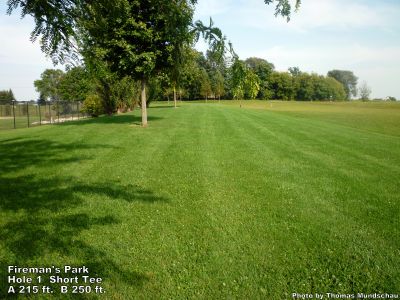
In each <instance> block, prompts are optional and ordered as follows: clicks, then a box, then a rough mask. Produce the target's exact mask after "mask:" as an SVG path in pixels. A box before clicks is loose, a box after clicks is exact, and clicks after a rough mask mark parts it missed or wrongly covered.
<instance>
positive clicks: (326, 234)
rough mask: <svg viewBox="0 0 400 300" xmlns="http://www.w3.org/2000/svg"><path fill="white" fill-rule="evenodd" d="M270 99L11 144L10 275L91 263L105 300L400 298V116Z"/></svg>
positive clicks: (168, 112) (71, 128) (6, 193)
mask: <svg viewBox="0 0 400 300" xmlns="http://www.w3.org/2000/svg"><path fill="white" fill-rule="evenodd" d="M254 103H256V102H254ZM260 103H261V102H259V103H256V104H257V105H254V106H258V108H261V109H251V108H244V109H239V108H238V107H237V106H235V105H216V104H208V105H205V104H183V105H182V106H181V107H180V108H178V109H173V108H169V107H165V106H163V105H161V104H156V105H155V106H156V107H154V108H151V109H150V116H151V117H150V119H149V122H150V127H149V128H146V129H143V128H141V127H140V126H139V124H140V118H139V113H138V112H135V113H134V114H127V115H121V116H114V117H103V118H98V119H92V120H84V121H80V122H71V123H65V124H60V125H55V126H42V127H36V128H31V129H20V130H13V131H3V132H0V153H1V155H0V170H1V171H0V172H1V173H0V236H1V239H0V263H1V268H0V276H1V278H4V276H6V271H7V269H6V267H5V266H7V265H18V266H52V265H55V266H63V265H76V266H81V265H85V266H88V267H89V269H90V273H91V275H93V276H99V277H102V278H103V280H104V284H103V287H104V288H105V289H106V293H107V297H108V298H110V299H113V298H114V299H119V298H136V297H137V298H148V299H157V298H193V297H198V298H227V297H228V298H229V297H237V298H265V299H285V298H291V293H293V292H298V293H306V292H318V293H324V292H337V293H358V292H360V293H361V292H363V293H375V292H389V293H400V291H399V284H398V283H399V282H400V274H399V268H398V266H399V265H400V238H399V233H400V229H399V219H400V213H399V207H400V203H399V198H400V196H399V178H400V133H399V132H400V131H399V129H400V121H399V120H400V118H399V116H400V110H399V107H398V106H387V107H384V108H376V107H375V108H374V107H372V106H369V107H367V108H365V107H364V106H368V105H369V104H364V106H361V107H355V106H357V105H358V104H357V105H356V104H354V106H351V109H349V107H350V106H347V107H346V106H340V105H338V106H333V107H334V108H333V109H332V111H331V113H330V111H329V110H328V111H326V108H324V109H319V108H317V107H318V104H314V105H316V106H312V104H310V105H311V107H312V109H310V110H307V109H305V110H302V112H301V113H299V111H298V109H297V108H296V105H298V104H292V105H293V106H292V109H291V108H290V105H291V104H288V105H289V106H287V107H286V108H285V109H276V110H274V108H273V107H272V108H271V107H270V106H269V105H270V103H268V104H265V103H261V104H260ZM260 105H261V106H262V107H260ZM245 106H246V104H245ZM362 109H368V110H372V111H373V112H374V113H370V114H363V117H360V116H359V111H360V110H362ZM341 111H342V112H343V114H345V115H347V116H348V118H340V117H339V114H340V112H341ZM352 111H353V113H352ZM386 114H389V115H391V116H397V119H396V117H390V118H389V117H383V116H386ZM352 116H353V118H352ZM360 118H362V119H363V120H364V121H365V122H364V124H365V125H364V126H360V124H359V123H360V122H359V120H360ZM377 120H382V121H380V122H379V123H381V122H385V121H386V123H384V125H382V126H381V127H376V126H375V125H374V124H376V123H377ZM396 120H397V121H396ZM0 286H1V296H4V295H5V289H6V288H7V284H5V281H4V280H2V281H1V283H0ZM54 287H55V286H54ZM70 296H71V295H70ZM81 297H83V298H90V297H94V295H92V294H91V295H81ZM71 298H74V296H71Z"/></svg>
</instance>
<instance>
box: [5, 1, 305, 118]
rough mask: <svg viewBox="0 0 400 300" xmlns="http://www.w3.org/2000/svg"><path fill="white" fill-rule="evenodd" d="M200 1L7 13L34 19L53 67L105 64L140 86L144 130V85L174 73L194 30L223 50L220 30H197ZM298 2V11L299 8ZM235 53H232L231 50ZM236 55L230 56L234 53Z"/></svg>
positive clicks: (57, 4)
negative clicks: (86, 60)
mask: <svg viewBox="0 0 400 300" xmlns="http://www.w3.org/2000/svg"><path fill="white" fill-rule="evenodd" d="M196 2H197V1H196V0H180V1H178V0H175V1H164V0H143V1H133V0H116V1H112V2H110V1H106V0H99V1H89V0H57V1H50V0H42V1H37V0H9V1H8V11H7V12H8V13H9V14H11V12H12V11H13V10H14V9H16V8H17V7H21V8H22V17H24V16H26V15H32V16H33V18H34V21H35V28H34V30H33V31H32V34H31V39H32V40H35V39H37V38H38V37H40V42H41V45H42V51H43V52H45V53H46V54H47V55H49V56H51V57H52V58H53V60H54V62H61V63H64V62H66V61H67V60H68V59H69V58H71V59H76V58H77V57H78V55H77V53H80V54H82V49H81V47H82V45H85V47H86V51H85V54H86V55H93V56H95V57H98V58H99V59H101V60H104V61H105V62H107V64H108V65H109V66H110V68H111V70H112V71H113V72H116V73H117V74H118V75H119V76H120V78H124V77H125V76H129V77H131V78H132V79H134V80H140V81H141V102H142V105H141V106H142V125H143V126H146V125H147V110H146V85H147V82H148V80H149V78H150V77H152V76H154V75H155V74H157V73H158V72H160V71H167V70H171V69H172V68H173V66H174V63H175V62H174V57H176V56H175V54H176V53H178V52H179V49H178V48H179V47H181V46H182V45H183V44H185V43H189V44H190V43H191V42H192V39H193V37H194V36H193V30H197V32H201V33H202V34H203V36H204V37H205V39H206V40H208V41H209V44H210V46H211V48H212V49H213V51H214V52H223V51H224V50H225V43H224V41H225V37H223V36H222V33H221V32H220V31H218V30H217V29H216V28H212V24H211V22H210V26H209V27H207V26H201V24H199V23H197V22H196V23H195V26H193V23H192V17H193V5H194V4H195V3H196ZM264 2H265V4H267V5H269V4H271V3H276V9H275V15H276V16H277V15H282V16H284V17H287V20H289V19H290V15H291V11H292V7H291V5H290V3H289V2H290V1H289V0H275V1H274V0H264ZM300 2H301V1H300V0H296V2H295V3H296V9H297V8H298V7H299V5H300ZM230 48H231V49H232V47H230ZM231 52H232V51H231Z"/></svg>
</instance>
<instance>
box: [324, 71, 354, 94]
mask: <svg viewBox="0 0 400 300" xmlns="http://www.w3.org/2000/svg"><path fill="white" fill-rule="evenodd" d="M328 76H329V77H333V78H335V79H336V80H337V81H339V82H340V83H341V84H343V87H344V90H345V92H346V99H347V100H349V99H350V98H351V96H354V97H355V96H357V81H358V78H357V77H356V76H355V75H354V74H353V72H352V71H346V70H332V71H329V72H328Z"/></svg>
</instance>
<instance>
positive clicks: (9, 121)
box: [0, 101, 88, 130]
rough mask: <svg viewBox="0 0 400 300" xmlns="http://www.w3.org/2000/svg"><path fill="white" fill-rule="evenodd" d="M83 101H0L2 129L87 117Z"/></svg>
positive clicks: (0, 127) (0, 123)
mask: <svg viewBox="0 0 400 300" xmlns="http://www.w3.org/2000/svg"><path fill="white" fill-rule="evenodd" d="M81 109H82V103H80V102H64V101H54V102H45V103H40V104H39V103H35V102H22V101H11V102H10V101H7V102H5V101H0V130H2V129H16V128H27V127H33V126H40V125H44V124H56V123H61V122H66V121H72V120H79V119H82V118H87V117H88V115H87V114H86V113H83V112H82V111H81Z"/></svg>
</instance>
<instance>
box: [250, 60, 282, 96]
mask: <svg viewBox="0 0 400 300" xmlns="http://www.w3.org/2000/svg"><path fill="white" fill-rule="evenodd" d="M245 64H246V67H247V68H248V69H250V70H252V71H253V72H254V73H255V74H256V75H257V76H258V78H259V79H260V88H259V92H258V95H257V96H258V98H259V99H268V98H269V92H268V81H269V79H270V77H271V74H272V73H273V72H274V70H275V66H274V65H273V64H272V63H270V62H268V61H267V60H265V59H262V58H258V57H250V58H248V59H246V60H245Z"/></svg>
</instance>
